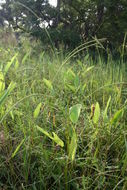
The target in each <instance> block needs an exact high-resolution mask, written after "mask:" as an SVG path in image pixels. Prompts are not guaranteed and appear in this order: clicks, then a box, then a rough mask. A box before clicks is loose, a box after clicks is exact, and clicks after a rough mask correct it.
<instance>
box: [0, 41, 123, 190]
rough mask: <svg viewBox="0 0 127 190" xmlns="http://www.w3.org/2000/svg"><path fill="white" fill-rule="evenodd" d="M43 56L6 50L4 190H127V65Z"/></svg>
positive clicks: (1, 141)
mask: <svg viewBox="0 0 127 190" xmlns="http://www.w3.org/2000/svg"><path fill="white" fill-rule="evenodd" d="M36 48H37V47H35V48H34V47H32V48H31V46H30V44H29V43H28V44H27V43H26V44H25V46H22V47H19V48H15V49H14V48H12V49H11V47H10V48H9V49H7V48H2V46H1V49H0V69H1V71H0V189H4V190H6V189H13V190H17V189H19V190H20V189H24V190H31V189H33V190H38V189H40V190H42V189H45V190H57V189H60V190H65V189H66V190H71V189H73V190H82V189H84V190H87V189H90V190H93V189H95V190H98V189H100V190H101V189H104V190H116V189H117V190H126V189H127V118H126V114H127V68H126V63H124V62H123V61H117V62H116V61H115V62H114V61H113V60H112V58H111V56H109V58H108V62H107V64H105V63H104V61H103V59H102V58H101V56H100V57H99V58H98V61H96V63H95V62H94V61H93V60H92V58H91V57H90V56H89V55H88V54H87V55H85V56H84V58H82V59H81V60H80V59H70V58H71V55H69V56H70V57H65V58H64V55H63V54H62V53H60V54H58V55H57V56H56V55H54V56H51V55H50V56H49V54H47V53H45V52H44V51H43V50H42V51H41V50H38V49H36ZM72 57H73V55H72ZM68 58H69V59H68ZM63 63H64V64H63ZM61 65H62V66H61Z"/></svg>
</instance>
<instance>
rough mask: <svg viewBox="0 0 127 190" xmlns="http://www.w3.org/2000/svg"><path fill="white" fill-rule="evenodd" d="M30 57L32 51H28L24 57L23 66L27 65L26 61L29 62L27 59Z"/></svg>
mask: <svg viewBox="0 0 127 190" xmlns="http://www.w3.org/2000/svg"><path fill="white" fill-rule="evenodd" d="M29 55H30V51H28V52H27V53H26V54H25V55H24V57H23V59H22V64H24V63H25V61H26V60H27V58H28V57H29Z"/></svg>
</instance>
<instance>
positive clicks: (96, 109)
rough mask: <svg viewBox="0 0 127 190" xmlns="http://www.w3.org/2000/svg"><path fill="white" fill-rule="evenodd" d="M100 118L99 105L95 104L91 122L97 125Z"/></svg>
mask: <svg viewBox="0 0 127 190" xmlns="http://www.w3.org/2000/svg"><path fill="white" fill-rule="evenodd" d="M99 118H100V105H99V103H98V102H97V103H96V106H95V111H94V116H93V122H94V124H97V123H98V121H99Z"/></svg>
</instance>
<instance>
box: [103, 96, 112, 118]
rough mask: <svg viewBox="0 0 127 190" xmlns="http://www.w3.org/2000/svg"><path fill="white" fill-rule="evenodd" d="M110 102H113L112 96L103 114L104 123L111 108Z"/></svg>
mask: <svg viewBox="0 0 127 190" xmlns="http://www.w3.org/2000/svg"><path fill="white" fill-rule="evenodd" d="M110 101H111V96H110V97H109V99H108V102H107V105H106V108H105V110H104V114H103V119H104V121H105V120H106V119H107V112H108V107H109V104H110Z"/></svg>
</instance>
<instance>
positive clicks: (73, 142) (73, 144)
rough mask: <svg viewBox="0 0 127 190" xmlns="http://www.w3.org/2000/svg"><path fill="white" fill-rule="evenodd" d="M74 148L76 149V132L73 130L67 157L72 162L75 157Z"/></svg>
mask: <svg viewBox="0 0 127 190" xmlns="http://www.w3.org/2000/svg"><path fill="white" fill-rule="evenodd" d="M76 149H77V135H76V132H75V131H73V135H72V138H71V143H70V145H69V159H70V160H71V161H72V162H73V161H74V159H75V154H76Z"/></svg>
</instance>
